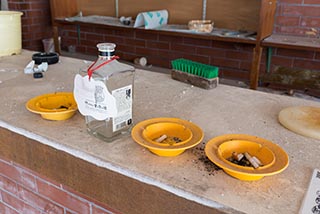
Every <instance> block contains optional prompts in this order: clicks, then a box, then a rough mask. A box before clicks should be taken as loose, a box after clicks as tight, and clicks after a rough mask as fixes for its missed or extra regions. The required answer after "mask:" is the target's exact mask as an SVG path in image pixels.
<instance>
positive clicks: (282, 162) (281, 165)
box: [205, 134, 289, 177]
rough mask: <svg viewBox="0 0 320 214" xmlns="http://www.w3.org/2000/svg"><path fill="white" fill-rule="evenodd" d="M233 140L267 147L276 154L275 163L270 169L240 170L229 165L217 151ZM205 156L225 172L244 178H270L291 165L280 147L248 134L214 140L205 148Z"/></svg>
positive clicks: (226, 136) (248, 168)
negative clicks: (222, 145)
mask: <svg viewBox="0 0 320 214" xmlns="http://www.w3.org/2000/svg"><path fill="white" fill-rule="evenodd" d="M231 140H247V141H252V142H257V143H259V144H261V145H263V146H266V147H268V148H269V149H270V150H271V151H272V152H273V153H274V155H275V162H274V163H273V164H272V165H271V166H270V167H267V168H263V167H261V168H260V167H259V168H257V169H253V168H250V167H246V168H238V167H236V166H234V165H232V164H229V163H227V162H225V161H223V160H222V159H221V158H220V157H219V155H218V154H217V150H218V148H219V145H220V144H222V143H224V142H226V141H231ZM205 154H206V156H207V157H208V158H209V160H210V161H212V162H213V163H214V164H216V165H217V166H219V167H221V168H222V169H223V170H226V171H229V172H232V173H236V174H239V175H244V176H258V177H261V176H270V175H274V174H278V173H280V172H282V171H283V170H285V169H286V168H287V167H288V165H289V157H288V154H287V153H286V152H285V151H284V150H283V149H282V148H281V147H280V146H279V145H277V144H274V143H272V142H271V141H269V140H266V139H263V138H260V137H257V136H252V135H246V134H226V135H221V136H217V137H215V138H212V139H211V140H209V141H208V143H207V144H206V146H205Z"/></svg>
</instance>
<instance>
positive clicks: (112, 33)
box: [9, 0, 320, 81]
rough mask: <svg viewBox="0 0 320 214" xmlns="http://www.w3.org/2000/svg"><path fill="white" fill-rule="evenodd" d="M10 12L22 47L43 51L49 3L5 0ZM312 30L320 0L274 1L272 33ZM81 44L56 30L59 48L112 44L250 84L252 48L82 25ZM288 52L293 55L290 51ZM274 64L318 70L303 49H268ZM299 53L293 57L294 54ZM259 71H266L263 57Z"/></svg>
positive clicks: (126, 55) (69, 30) (319, 22)
mask: <svg viewBox="0 0 320 214" xmlns="http://www.w3.org/2000/svg"><path fill="white" fill-rule="evenodd" d="M9 8H10V10H20V11H23V12H24V16H23V17H22V25H23V35H22V39H23V48H26V49H31V50H36V51H42V50H43V46H42V43H41V40H42V39H43V38H48V37H51V36H52V32H51V28H50V23H51V20H50V6H49V1H48V0H30V1H26V0H23V1H21V0H9ZM311 28H314V29H316V30H318V31H320V0H278V2H277V12H276V21H275V24H274V32H275V33H281V34H288V35H305V34H306V32H308V31H310V30H311ZM80 32H81V40H80V41H78V39H77V37H78V34H77V29H76V28H75V27H65V28H63V29H61V31H60V34H61V35H62V47H63V49H64V50H67V47H68V46H69V45H75V46H76V49H77V51H78V52H81V53H86V54H92V55H96V48H95V45H96V43H98V42H105V41H108V42H115V43H116V44H117V45H118V47H117V54H118V55H120V56H121V58H122V59H125V60H132V59H134V58H135V57H136V56H146V57H147V58H148V61H149V63H150V64H152V65H156V66H161V67H165V68H170V60H172V59H175V58H179V57H185V58H188V59H191V60H195V61H199V62H203V63H207V64H212V65H216V66H219V67H220V71H221V72H220V76H221V77H227V78H233V79H239V80H245V81H248V80H249V78H248V77H249V70H250V65H251V54H252V53H251V52H252V51H251V50H252V45H244V44H236V43H223V42H216V41H210V40H200V39H191V38H186V37H176V36H164V35H159V34H154V33H142V32H135V31H134V30H127V31H125V30H112V29H99V28H84V27H81V29H80ZM291 52H292V53H291ZM273 53H274V57H273V58H272V63H273V67H274V66H290V67H302V68H306V69H317V70H319V68H320V67H319V54H318V53H316V52H313V51H311V52H308V51H291V50H281V49H276V48H274V49H273ZM297 54H298V55H297ZM261 66H262V69H261V72H262V73H263V72H264V71H265V57H263V59H262V65H261Z"/></svg>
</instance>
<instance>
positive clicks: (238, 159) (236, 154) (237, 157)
mask: <svg viewBox="0 0 320 214" xmlns="http://www.w3.org/2000/svg"><path fill="white" fill-rule="evenodd" d="M232 157H233V158H234V159H235V160H236V161H241V159H242V158H243V157H244V155H243V154H242V153H239V154H238V153H237V152H232Z"/></svg>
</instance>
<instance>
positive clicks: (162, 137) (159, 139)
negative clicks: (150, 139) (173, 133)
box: [154, 134, 168, 143]
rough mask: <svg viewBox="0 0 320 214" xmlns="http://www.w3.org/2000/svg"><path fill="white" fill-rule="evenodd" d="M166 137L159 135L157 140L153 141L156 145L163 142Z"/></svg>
mask: <svg viewBox="0 0 320 214" xmlns="http://www.w3.org/2000/svg"><path fill="white" fill-rule="evenodd" d="M167 137H168V136H167V135H165V134H164V135H161V136H160V137H159V138H157V139H155V140H154V141H156V142H157V143H161V142H162V141H164V140H165V139H166V138H167Z"/></svg>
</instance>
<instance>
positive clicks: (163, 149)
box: [131, 117, 204, 157]
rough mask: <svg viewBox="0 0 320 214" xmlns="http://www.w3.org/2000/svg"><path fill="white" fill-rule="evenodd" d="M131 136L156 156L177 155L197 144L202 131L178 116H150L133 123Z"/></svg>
mask: <svg viewBox="0 0 320 214" xmlns="http://www.w3.org/2000/svg"><path fill="white" fill-rule="evenodd" d="M131 136H132V138H133V140H134V141H135V142H136V143H138V144H139V145H141V146H143V147H145V148H147V149H148V150H149V151H150V152H152V153H154V154H156V155H158V156H166V157H169V156H177V155H180V154H181V153H183V152H184V151H185V150H186V149H189V148H192V147H194V146H196V145H198V144H199V143H200V142H201V141H202V139H203V137H204V133H203V131H202V130H201V128H200V127H198V126H197V125H195V124H194V123H191V122H189V121H187V120H183V119H179V118H165V117H164V118H162V117H161V118H151V119H148V120H144V121H141V122H139V123H138V124H137V125H135V126H134V127H133V129H132V132H131Z"/></svg>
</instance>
